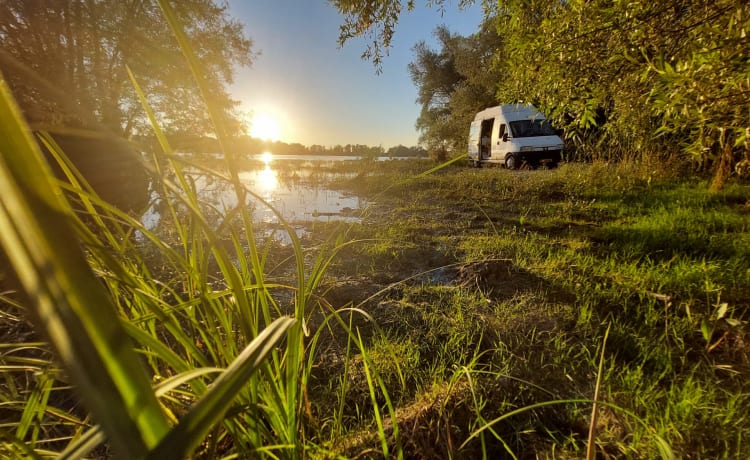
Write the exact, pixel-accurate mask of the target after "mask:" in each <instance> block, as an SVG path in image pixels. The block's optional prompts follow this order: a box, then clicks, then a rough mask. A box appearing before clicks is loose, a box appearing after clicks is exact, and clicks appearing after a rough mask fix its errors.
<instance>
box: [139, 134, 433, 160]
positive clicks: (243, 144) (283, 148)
mask: <svg viewBox="0 0 750 460" xmlns="http://www.w3.org/2000/svg"><path fill="white" fill-rule="evenodd" d="M168 138H169V142H170V145H171V146H172V148H173V149H174V150H175V151H177V152H185V153H215V152H220V151H221V148H220V147H219V142H218V141H217V140H216V139H215V138H212V137H207V136H195V135H171V136H168ZM136 141H137V142H138V143H140V144H141V145H143V146H144V147H145V146H152V145H153V146H155V145H156V144H155V143H156V139H154V138H151V137H142V138H140V139H136ZM229 148H231V149H233V150H234V151H235V152H237V153H239V154H244V155H254V154H259V153H263V152H272V153H273V154H275V155H355V156H362V157H382V156H389V157H426V156H427V150H425V149H423V148H421V147H405V146H403V145H397V146H395V147H391V148H389V149H388V150H386V149H385V148H383V147H382V146H369V145H360V144H346V145H335V146H323V145H309V146H307V145H302V144H299V143H291V144H288V143H286V142H281V141H274V142H268V141H263V140H260V139H256V138H254V137H250V136H238V137H236V138H234V140H233V142H232V145H230V146H229Z"/></svg>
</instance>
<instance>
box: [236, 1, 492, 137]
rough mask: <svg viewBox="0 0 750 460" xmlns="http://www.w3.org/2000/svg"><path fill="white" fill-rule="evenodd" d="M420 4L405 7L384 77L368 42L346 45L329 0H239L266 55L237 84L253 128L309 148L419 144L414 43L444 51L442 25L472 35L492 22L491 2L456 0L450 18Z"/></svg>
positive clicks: (249, 31)
mask: <svg viewBox="0 0 750 460" xmlns="http://www.w3.org/2000/svg"><path fill="white" fill-rule="evenodd" d="M417 3H421V4H422V5H417V7H416V8H415V10H414V11H412V12H404V13H403V14H402V16H401V19H400V20H399V23H398V25H397V26H396V31H395V35H394V37H393V41H392V48H391V50H390V52H389V55H388V56H386V57H385V58H384V59H383V63H382V72H381V73H380V74H379V75H378V74H376V72H375V67H374V66H373V64H372V62H370V61H365V60H362V59H361V57H360V56H361V54H362V52H363V51H364V50H365V42H364V41H363V40H359V39H358V40H351V41H348V42H347V43H346V45H344V47H343V48H339V46H338V42H337V39H338V33H339V26H340V25H341V24H342V23H343V21H344V17H343V16H342V15H340V14H339V13H338V11H337V10H336V9H335V8H334V7H333V6H331V5H330V4H329V3H328V2H327V1H326V0H230V1H229V14H230V15H231V16H232V17H233V18H234V19H236V20H237V21H239V22H241V23H242V24H244V26H245V32H246V35H247V36H248V37H249V38H251V39H252V40H253V43H254V50H255V51H256V52H259V53H260V54H259V55H258V56H257V57H256V58H255V60H254V62H253V65H252V66H251V67H249V68H241V69H238V70H237V72H236V75H235V81H234V83H233V84H232V85H231V87H230V93H231V94H232V96H233V97H234V98H235V99H236V100H238V101H240V103H241V105H240V111H241V112H242V113H244V114H245V115H246V117H247V118H248V119H251V120H252V122H253V126H254V127H255V131H253V129H251V131H250V134H251V135H254V136H255V137H269V138H278V139H280V140H282V141H284V142H287V143H295V142H296V143H300V144H303V145H308V146H309V145H313V144H318V145H324V146H334V145H346V144H364V145H368V146H378V145H380V146H382V147H383V148H385V149H386V150H387V149H388V148H390V147H393V146H396V145H405V146H407V147H411V146H415V145H417V142H418V137H419V135H418V133H417V131H416V129H415V128H414V123H415V122H416V120H417V117H418V116H419V111H420V107H419V105H418V104H417V103H416V98H417V88H416V87H415V86H414V83H413V82H412V81H411V78H410V77H409V72H408V69H407V66H408V64H409V62H411V61H412V60H413V59H414V54H413V51H412V48H413V46H414V45H415V44H416V43H417V42H419V41H422V40H424V41H426V42H427V43H428V44H431V46H432V48H434V49H436V50H437V49H439V48H438V46H437V44H436V41H435V38H434V36H433V31H434V29H435V27H437V26H438V25H440V24H445V25H447V26H448V28H449V30H450V31H451V32H454V33H460V34H462V35H469V34H472V33H474V32H476V31H477V30H478V27H479V23H480V22H481V19H482V9H481V6H480V4H479V3H481V2H476V3H477V4H475V5H474V6H472V7H470V8H469V9H465V10H461V11H460V10H459V9H458V6H457V5H458V1H457V0H446V2H445V3H446V7H445V11H444V12H443V14H442V16H441V12H440V11H439V10H437V9H430V8H428V7H426V6H424V5H423V4H424V3H426V2H425V1H421V2H420V1H419V0H418V1H417ZM263 133H265V134H263ZM274 140H276V139H274Z"/></svg>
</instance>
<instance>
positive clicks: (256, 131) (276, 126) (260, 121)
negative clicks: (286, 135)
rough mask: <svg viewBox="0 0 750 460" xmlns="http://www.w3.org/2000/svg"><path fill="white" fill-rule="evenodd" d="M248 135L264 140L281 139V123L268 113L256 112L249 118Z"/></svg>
mask: <svg viewBox="0 0 750 460" xmlns="http://www.w3.org/2000/svg"><path fill="white" fill-rule="evenodd" d="M250 135H251V136H252V137H254V138H256V139H261V140H264V141H278V140H279V139H281V124H280V123H279V122H278V120H277V119H276V118H275V117H274V116H273V115H270V114H268V113H256V114H255V115H253V119H252V120H250Z"/></svg>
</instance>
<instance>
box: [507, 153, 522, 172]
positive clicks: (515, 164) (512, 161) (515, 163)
mask: <svg viewBox="0 0 750 460" xmlns="http://www.w3.org/2000/svg"><path fill="white" fill-rule="evenodd" d="M520 166H521V161H520V160H519V159H518V157H517V156H515V155H514V154H512V153H509V154H507V155H506V156H505V167H506V168H508V169H518V168H519V167H520Z"/></svg>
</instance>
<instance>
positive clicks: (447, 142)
mask: <svg viewBox="0 0 750 460" xmlns="http://www.w3.org/2000/svg"><path fill="white" fill-rule="evenodd" d="M434 34H435V37H436V38H437V39H438V41H439V43H440V47H441V49H440V50H439V51H434V50H432V49H430V48H429V47H428V46H427V44H426V43H425V42H419V43H417V44H416V45H414V49H413V51H414V55H415V58H414V62H412V63H411V64H409V73H410V74H411V78H412V81H414V84H415V85H416V86H417V88H418V97H417V102H418V103H419V104H420V105H421V106H422V109H421V111H420V115H419V118H417V123H416V126H417V129H419V130H420V131H421V135H420V141H421V142H422V143H424V144H425V145H427V146H428V149H430V150H436V149H440V148H447V149H449V150H451V151H453V152H458V153H460V152H463V151H464V148H465V146H466V130H467V129H468V128H467V126H468V125H469V122H470V121H471V120H472V119H473V118H474V115H475V114H476V112H478V111H479V110H481V109H483V108H486V107H489V106H492V105H494V104H495V91H496V90H497V84H498V81H499V80H500V78H501V75H502V73H501V72H498V71H497V70H493V65H492V60H493V59H494V57H495V56H496V55H497V53H500V52H501V51H500V50H501V49H502V38H501V37H500V36H499V35H498V34H497V33H495V31H494V30H493V29H492V22H491V21H490V20H487V21H485V22H484V24H483V26H482V29H481V30H480V31H479V32H478V33H477V34H475V35H472V36H470V37H462V36H460V35H456V34H452V33H451V32H450V31H449V30H448V28H447V27H446V26H439V27H438V28H436V29H435V32H434Z"/></svg>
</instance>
